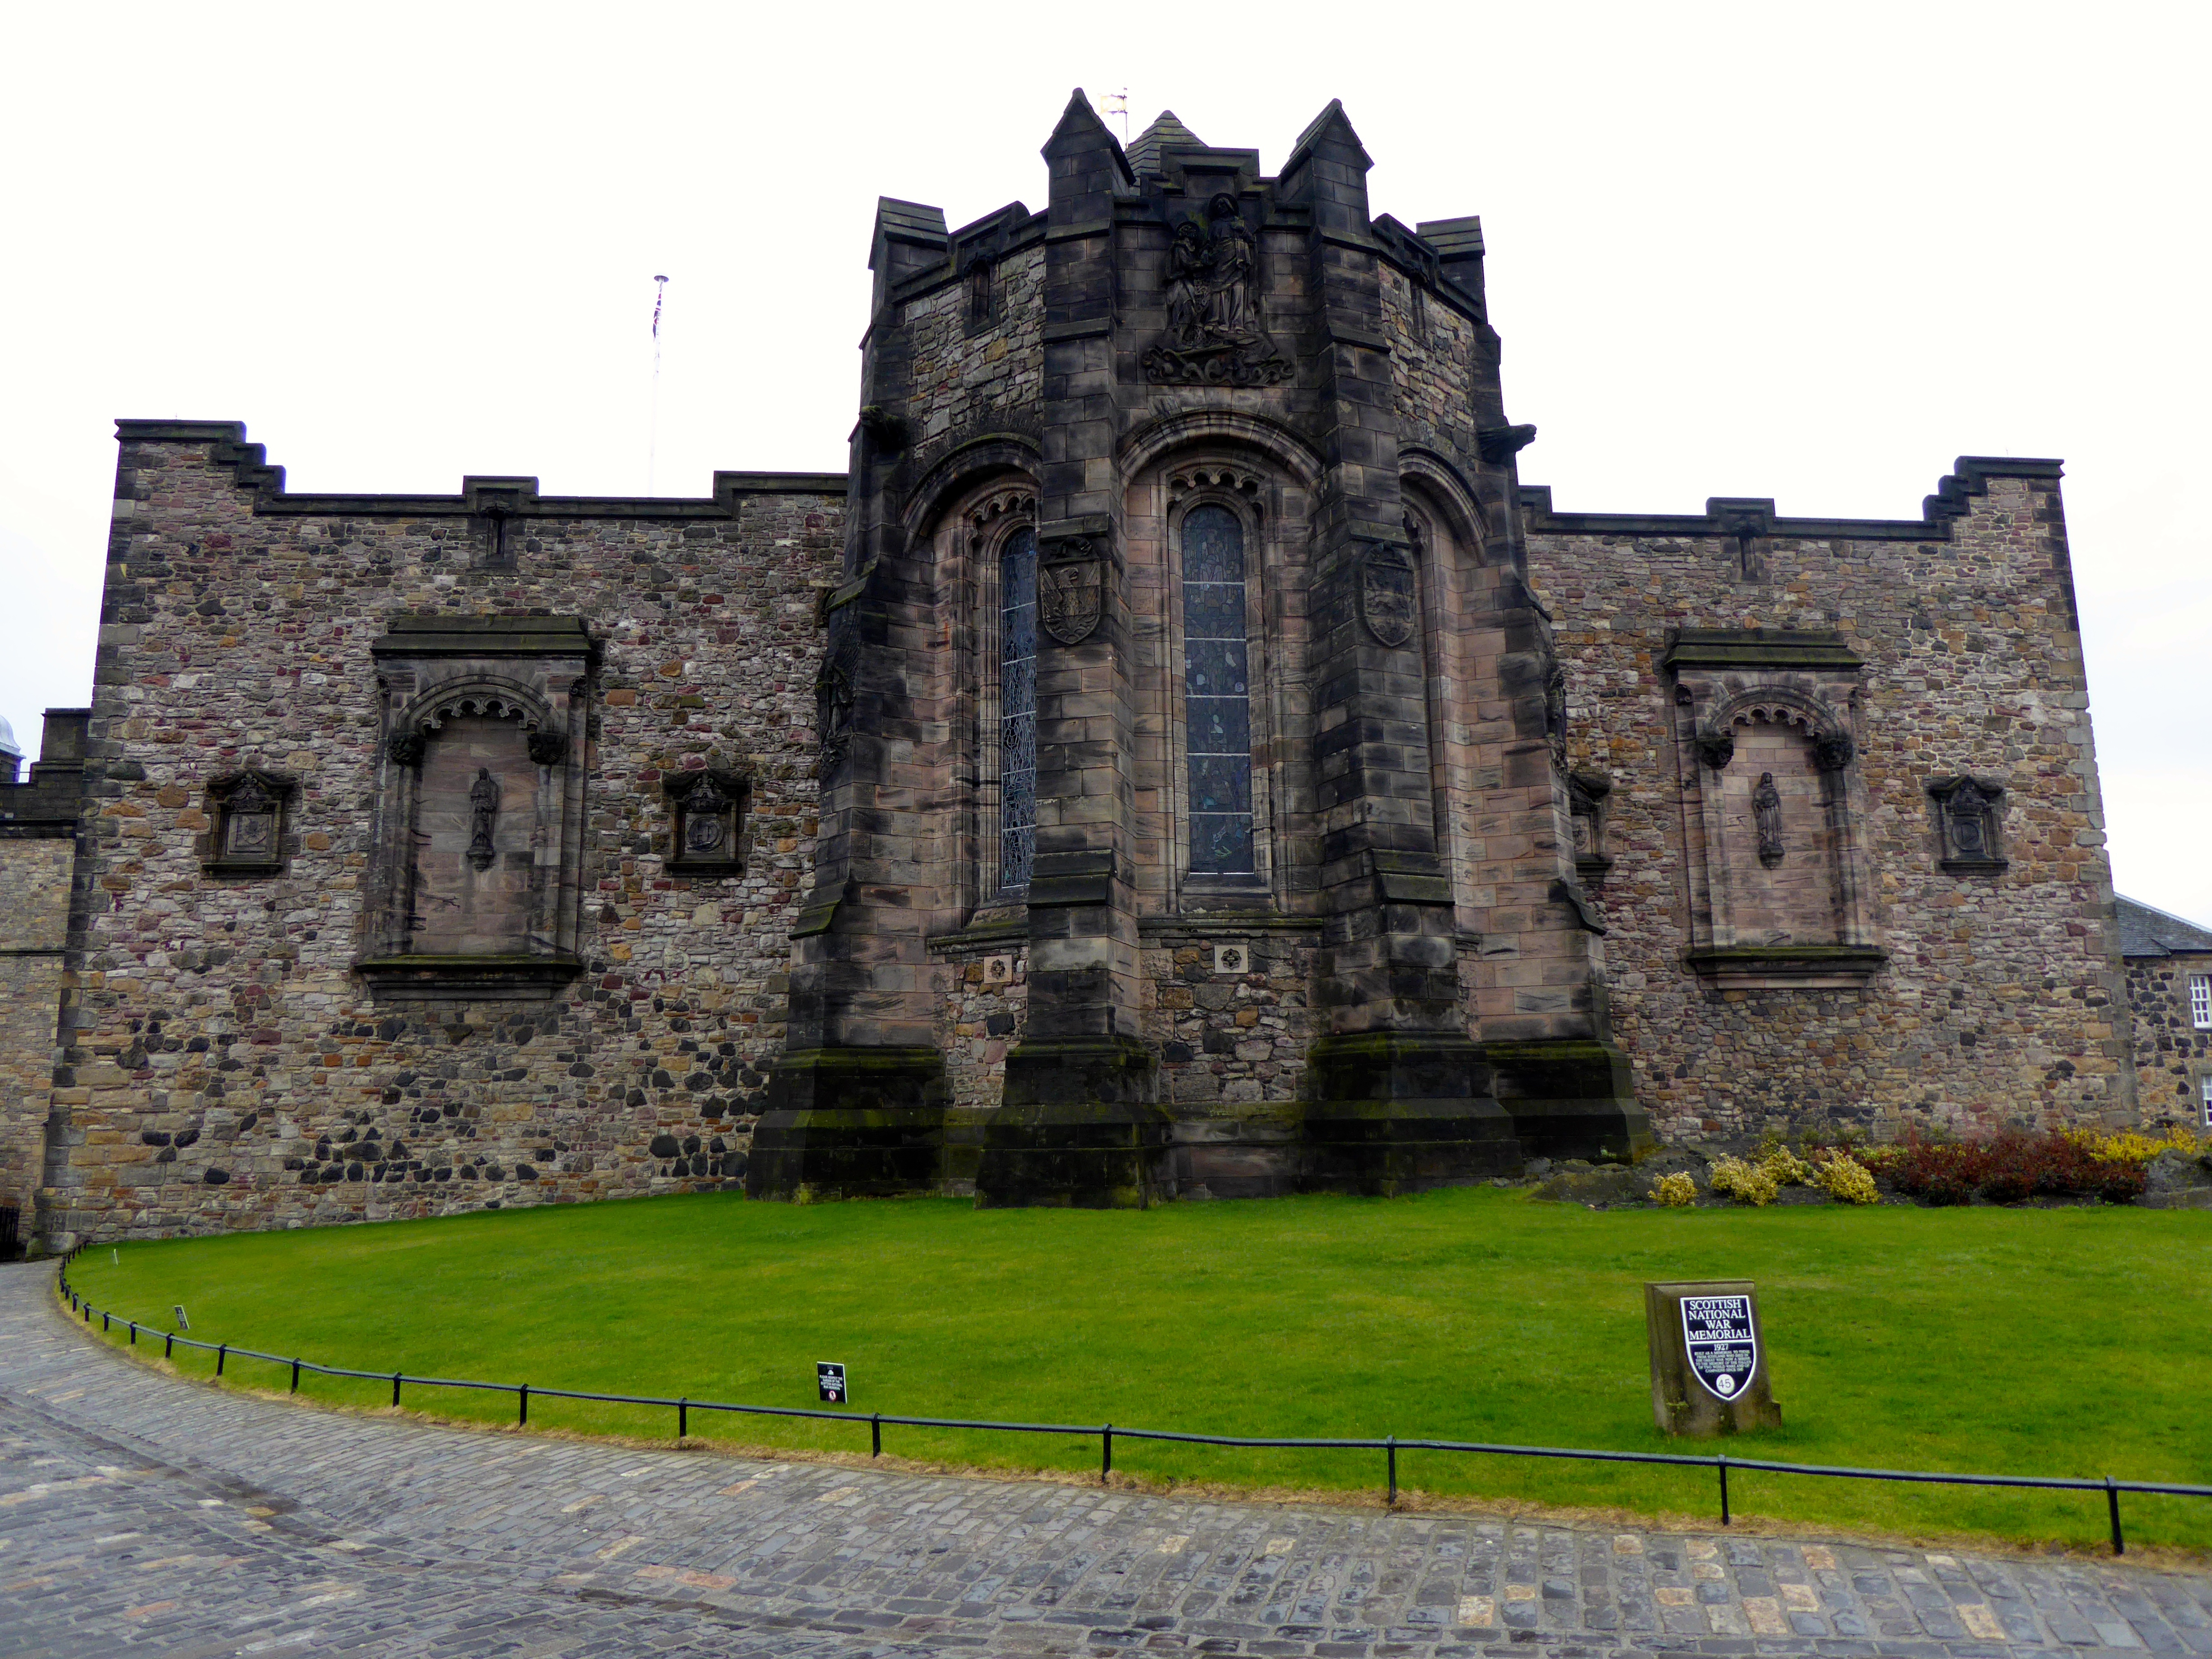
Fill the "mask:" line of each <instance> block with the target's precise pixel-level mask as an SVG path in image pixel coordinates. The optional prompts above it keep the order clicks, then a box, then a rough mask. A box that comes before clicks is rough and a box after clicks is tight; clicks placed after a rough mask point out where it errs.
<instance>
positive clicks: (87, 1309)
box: [84, 1302, 92, 1325]
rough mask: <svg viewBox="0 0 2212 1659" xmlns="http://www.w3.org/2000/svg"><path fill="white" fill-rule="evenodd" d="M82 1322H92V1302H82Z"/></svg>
mask: <svg viewBox="0 0 2212 1659" xmlns="http://www.w3.org/2000/svg"><path fill="white" fill-rule="evenodd" d="M84 1322H85V1323H86V1324H88V1325H89V1324H91V1323H92V1304H91V1303H89V1302H88V1303H86V1304H84Z"/></svg>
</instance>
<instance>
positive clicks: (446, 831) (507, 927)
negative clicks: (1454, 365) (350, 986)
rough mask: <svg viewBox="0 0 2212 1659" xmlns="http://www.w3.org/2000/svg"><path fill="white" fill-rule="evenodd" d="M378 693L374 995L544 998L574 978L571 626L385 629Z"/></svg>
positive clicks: (402, 622)
mask: <svg viewBox="0 0 2212 1659" xmlns="http://www.w3.org/2000/svg"><path fill="white" fill-rule="evenodd" d="M373 651H374V657H375V659H376V664H377V669H378V674H379V678H380V683H381V687H382V690H383V693H384V705H385V723H384V732H383V744H382V750H381V753H380V755H379V757H378V773H379V780H380V787H379V789H378V792H377V823H376V829H375V836H374V860H373V863H372V867H371V870H370V872H369V891H368V909H369V915H368V927H366V928H365V929H364V930H363V933H364V939H365V940H366V941H367V945H368V955H367V956H366V957H364V959H363V960H362V962H361V963H358V964H357V967H358V970H359V971H360V973H361V974H362V977H363V979H364V980H365V981H367V982H368V985H369V987H370V988H371V989H372V991H373V992H374V994H376V996H377V997H378V998H379V999H380V1000H386V999H416V1000H419V999H423V998H468V999H471V1000H485V999H491V1000H503V999H515V998H540V997H548V996H551V995H552V994H555V992H556V991H557V990H558V988H559V987H560V986H561V985H562V984H563V983H565V982H566V981H568V979H570V978H573V977H574V975H575V973H576V972H577V970H578V966H579V964H578V962H577V958H576V954H575V946H576V932H577V924H578V914H577V908H578V903H577V902H578V896H579V894H580V890H581V884H582V877H581V863H582V835H583V794H584V776H583V773H584V766H583V762H584V758H585V755H586V738H587V732H586V712H587V709H586V703H587V699H586V689H587V687H588V684H589V677H590V672H591V668H592V644H591V641H590V637H589V635H588V634H587V633H586V629H585V628H584V625H583V623H581V622H580V621H576V620H574V619H573V618H565V617H404V618H400V619H398V620H397V621H396V622H395V623H393V625H392V630H391V631H390V632H389V633H387V634H386V635H385V637H384V638H382V639H380V640H379V641H377V642H376V644H375V645H374V647H373Z"/></svg>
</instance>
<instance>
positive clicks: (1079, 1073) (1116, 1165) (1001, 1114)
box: [975, 1037, 1172, 1210]
mask: <svg viewBox="0 0 2212 1659" xmlns="http://www.w3.org/2000/svg"><path fill="white" fill-rule="evenodd" d="M1155 1087H1156V1083H1155V1077H1154V1070H1153V1065H1152V1055H1151V1054H1150V1053H1149V1052H1148V1051H1147V1050H1146V1048H1145V1047H1144V1045H1143V1044H1142V1043H1140V1042H1136V1041H1135V1040H1134V1039H1133V1038H1126V1037H1124V1038H1096V1039H1066V1038H1062V1039H1044V1040H1039V1041H1035V1042H1024V1043H1022V1044H1020V1045H1019V1046H1018V1047H1017V1048H1015V1049H1014V1050H1013V1052H1012V1053H1011V1054H1008V1055H1007V1056H1006V1094H1005V1097H1004V1100H1003V1103H1002V1104H1001V1105H1000V1108H999V1109H998V1110H997V1111H995V1112H994V1113H993V1114H992V1115H991V1118H990V1121H989V1122H987V1124H986V1125H985V1126H984V1129H983V1153H982V1157H981V1159H980V1160H979V1162H978V1164H977V1167H976V1171H975V1207H976V1208H977V1209H979V1210H987V1209H999V1208H1010V1207H1016V1206H1024V1205H1061V1206H1070V1207H1073V1208H1076V1209H1091V1210H1109V1209H1142V1208H1144V1207H1145V1206H1147V1205H1150V1204H1152V1203H1153V1202H1155V1201H1156V1200H1158V1199H1160V1198H1162V1197H1164V1196H1167V1195H1168V1193H1169V1188H1168V1183H1167V1174H1168V1162H1169V1144H1170V1135H1171V1133H1172V1132H1171V1127H1170V1121H1169V1118H1168V1114H1167V1112H1166V1111H1165V1110H1164V1109H1163V1108H1162V1107H1161V1106H1160V1105H1159V1104H1158V1103H1157V1102H1156V1101H1155V1100H1154V1098H1153V1094H1154V1091H1155Z"/></svg>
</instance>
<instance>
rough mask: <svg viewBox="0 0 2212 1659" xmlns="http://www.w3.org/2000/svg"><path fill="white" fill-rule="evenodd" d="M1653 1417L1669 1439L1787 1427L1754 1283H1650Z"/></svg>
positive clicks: (1647, 1290)
mask: <svg viewBox="0 0 2212 1659" xmlns="http://www.w3.org/2000/svg"><path fill="white" fill-rule="evenodd" d="M1644 1325H1645V1328H1646V1330H1647V1332H1648V1333H1649V1335H1650V1344H1651V1415H1652V1417H1653V1419H1654V1420H1656V1422H1657V1423H1658V1425H1659V1426H1660V1428H1661V1429H1662V1430H1664V1431H1666V1432H1667V1433H1668V1434H1692V1435H1716V1434H1741V1432H1742V1431H1745V1430H1746V1429H1756V1428H1774V1429H1778V1428H1780V1427H1781V1426H1782V1407H1779V1406H1778V1405H1777V1404H1775V1402H1774V1394H1773V1390H1772V1389H1771V1388H1770V1387H1769V1385H1768V1383H1767V1376H1766V1352H1765V1342H1764V1340H1763V1339H1762V1337H1761V1334H1760V1331H1759V1292H1758V1290H1757V1288H1756V1287H1755V1286H1754V1285H1753V1284H1752V1283H1751V1281H1750V1280H1749V1279H1721V1280H1716V1281H1714V1282H1711V1283H1709V1284H1665V1285H1644Z"/></svg>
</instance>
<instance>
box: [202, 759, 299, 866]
mask: <svg viewBox="0 0 2212 1659" xmlns="http://www.w3.org/2000/svg"><path fill="white" fill-rule="evenodd" d="M293 788H294V785H293V784H292V783H291V782H290V781H289V780H288V779H281V778H277V777H275V776H273V775H270V774H269V773H266V772H259V771H248V772H242V773H240V774H238V775H235V776H234V777H230V778H226V779H223V780H222V781H219V782H217V783H216V784H214V785H213V786H211V787H210V788H209V790H208V796H209V799H210V802H211V803H212V804H213V805H214V807H215V811H214V813H213V815H212V816H213V817H214V821H215V833H214V835H213V836H212V837H211V838H210V839H211V842H212V846H211V848H210V855H209V857H208V858H207V859H206V860H205V861H204V867H205V869H206V870H207V872H208V873H209V874H210V875H218V876H251V875H267V874H270V873H272V872H276V871H279V870H281V869H283V865H284V859H283V846H284V804H285V802H286V800H287V799H289V797H290V795H291V793H292V792H293Z"/></svg>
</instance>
